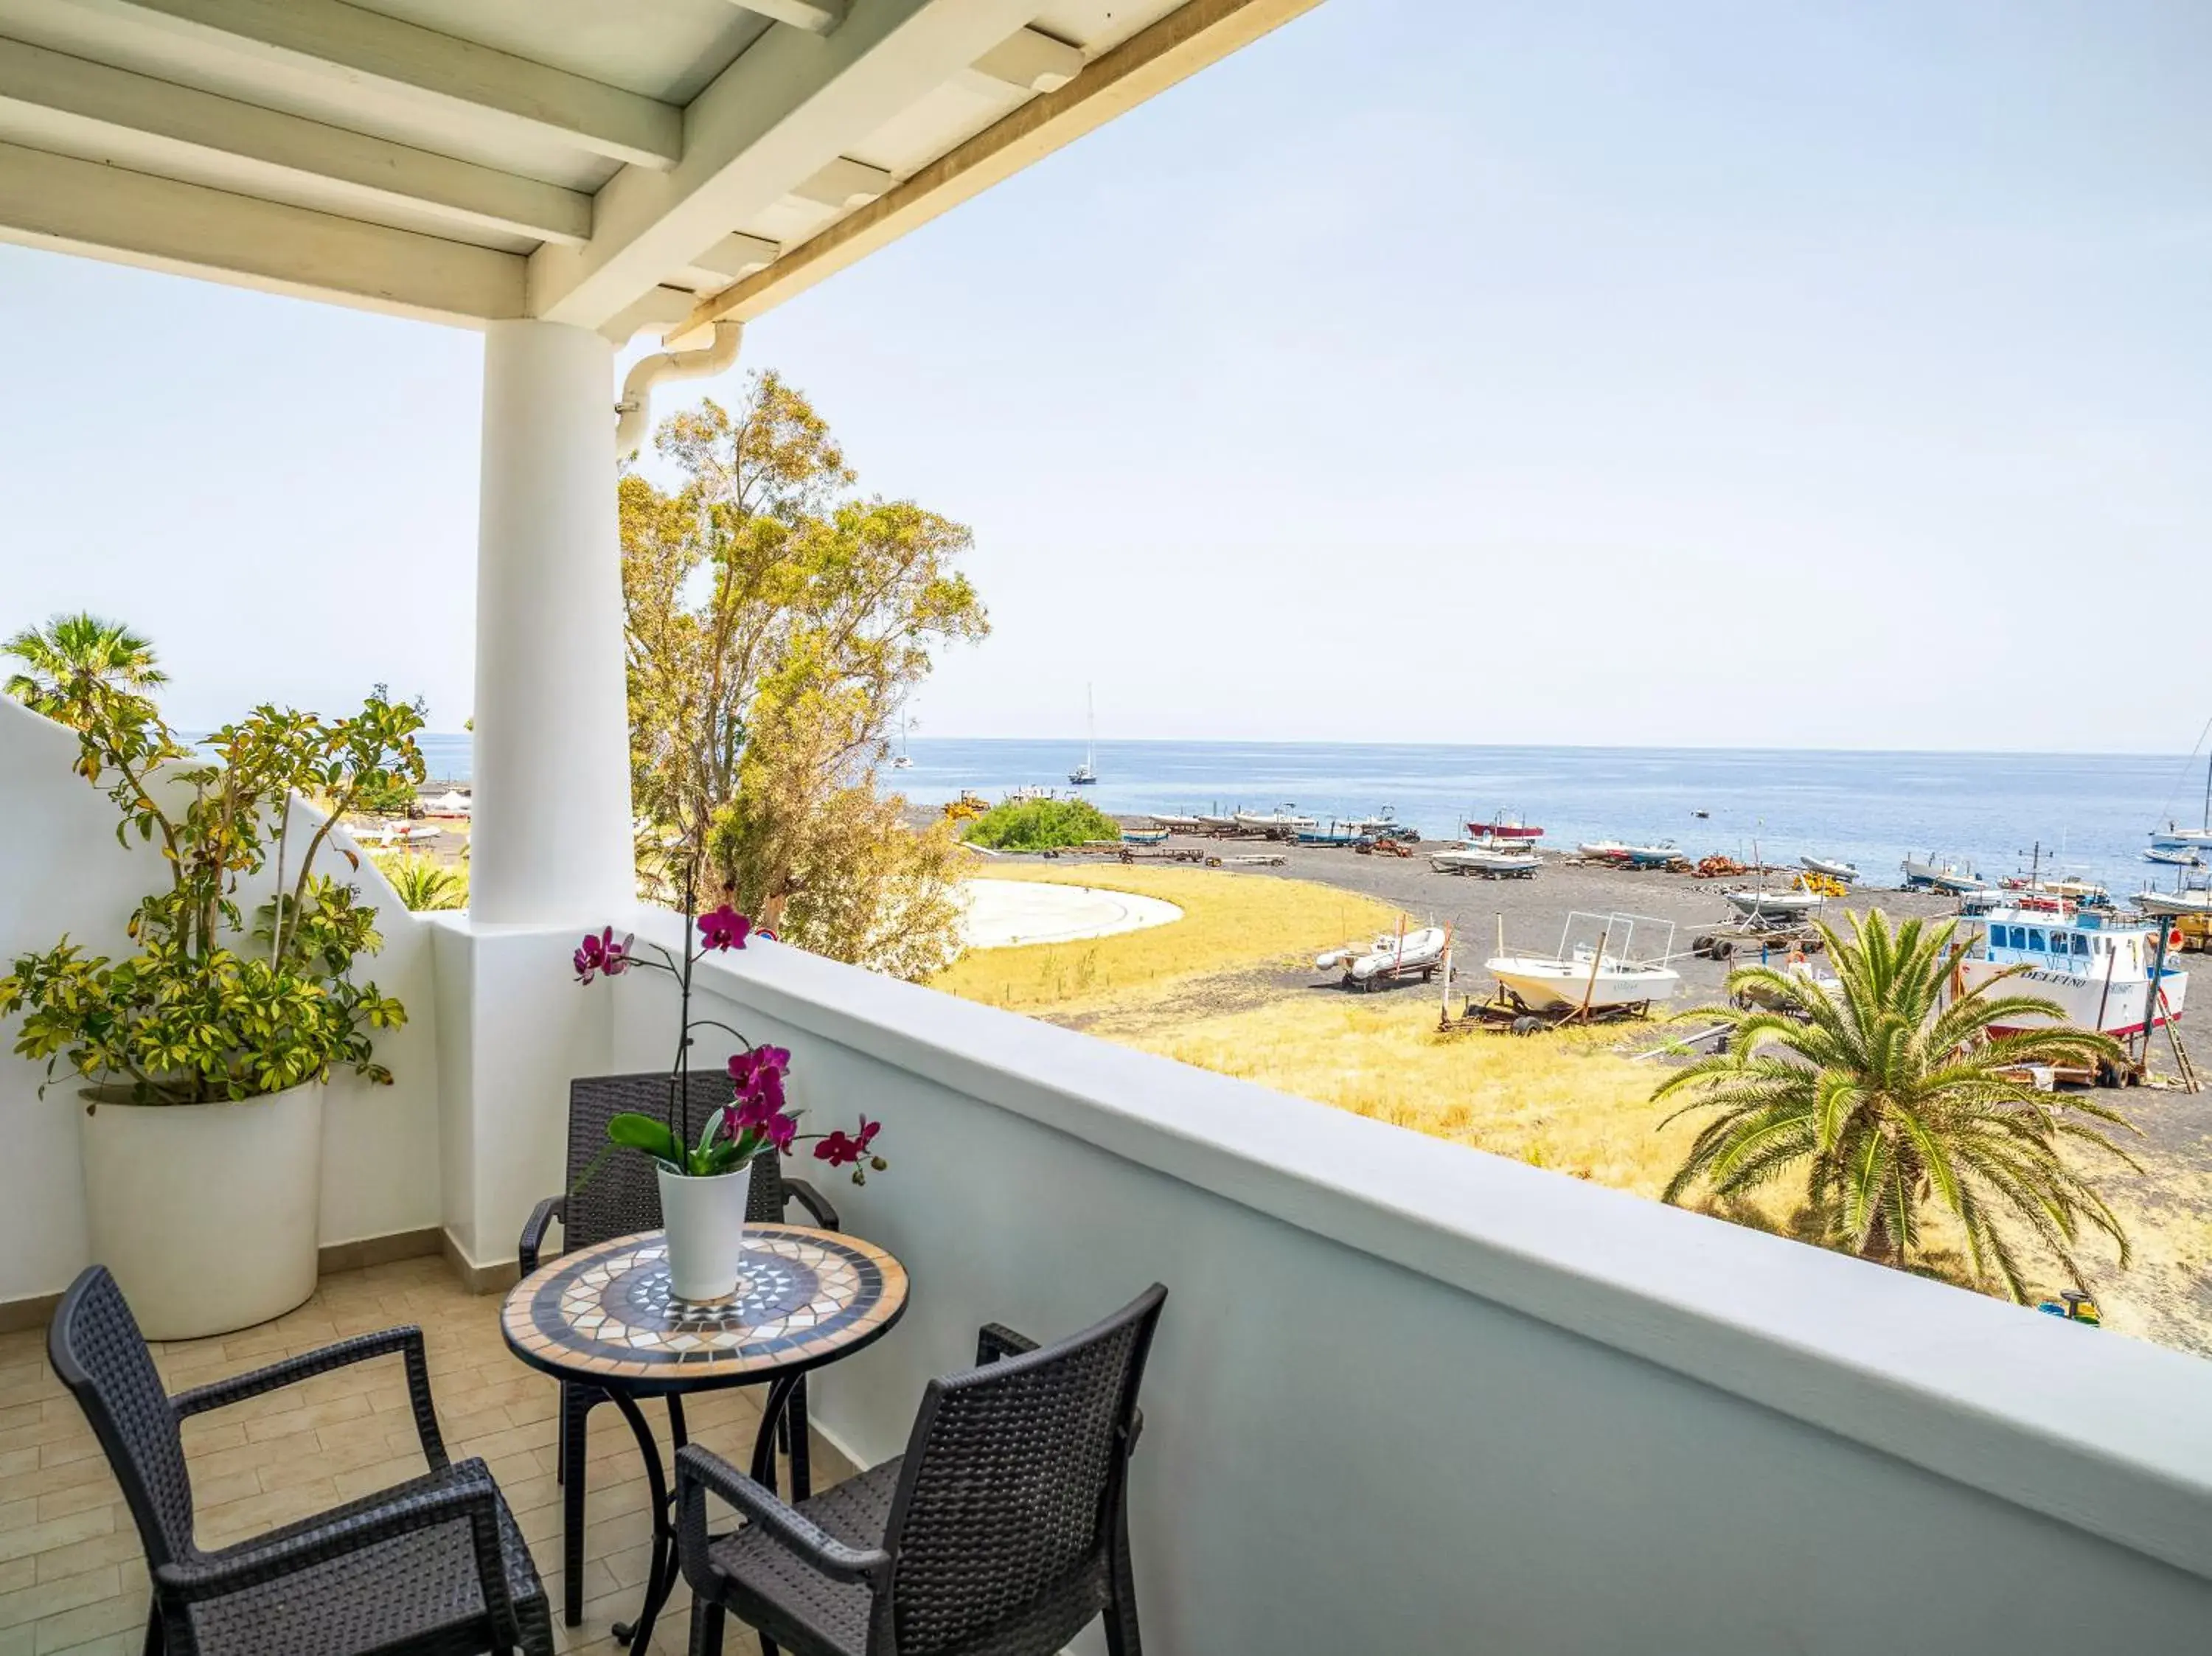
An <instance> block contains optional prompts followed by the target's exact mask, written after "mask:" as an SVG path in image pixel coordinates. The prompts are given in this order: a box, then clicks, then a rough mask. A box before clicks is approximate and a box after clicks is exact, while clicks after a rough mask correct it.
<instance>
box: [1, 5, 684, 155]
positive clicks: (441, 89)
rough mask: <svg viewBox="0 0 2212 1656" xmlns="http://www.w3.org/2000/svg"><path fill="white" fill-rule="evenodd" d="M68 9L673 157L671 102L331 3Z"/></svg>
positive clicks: (404, 97)
mask: <svg viewBox="0 0 2212 1656" xmlns="http://www.w3.org/2000/svg"><path fill="white" fill-rule="evenodd" d="M76 3H77V4H79V5H81V6H83V7H85V8H87V9H91V10H94V11H98V12H100V13H101V14H103V15H108V16H113V17H119V18H122V19H125V20H126V21H130V22H131V23H133V24H136V25H139V26H142V27H149V28H154V29H160V30H166V31H167V32H169V33H173V34H177V35H179V36H182V37H185V38H188V39H194V40H197V41H199V42H201V43H203V44H212V45H216V46H219V47H221V48H222V49H223V50H224V51H227V52H232V53H234V54H236V55H238V56H240V57H245V58H256V59H259V60H260V61H263V62H265V63H270V64H278V65H281V66H283V67H284V68H286V69H289V70H294V71H297V72H302V73H306V74H309V75H312V76H315V77H317V78H319V79H320V80H321V81H323V82H325V83H327V84H329V85H331V86H334V87H337V88H341V89H342V94H343V96H344V97H346V98H347V99H349V100H358V101H360V102H362V104H364V105H366V106H370V107H374V106H376V105H377V104H379V103H380V102H390V101H393V100H397V101H399V102H401V103H405V104H412V105H415V106H428V107H430V108H433V109H435V110H437V111H439V112H442V113H444V114H446V115H447V116H448V117H451V116H453V115H459V116H461V117H463V118H467V119H471V120H474V121H478V122H490V123H494V124H501V125H505V126H507V127H509V128H514V129H520V130H524V131H526V132H528V133H530V134H532V135H534V136H537V137H538V138H540V139H551V140H554V141H556V142H558V143H566V144H569V145H573V146H574V147H575V148H577V149H583V150H586V151H588V152H589V153H591V154H593V155H605V156H607V157H610V158H611V159H612V160H615V161H622V162H623V163H624V164H626V165H629V166H633V167H672V166H674V165H675V164H676V161H677V159H678V156H679V155H681V154H682V152H683V112H682V111H680V110H678V109H677V108H675V107H673V106H671V105H668V104H664V103H660V102H659V101H657V100H654V99H652V98H645V97H641V96H639V95H638V94H635V93H634V92H625V91H623V89H622V88H619V87H611V86H608V85H605V83H604V82H599V81H592V80H586V78H585V77H584V76H580V75H570V74H568V73H567V72H566V71H564V70H557V69H550V68H548V67H547V66H546V65H544V64H533V63H532V62H530V61H529V60H528V59H526V58H517V57H514V56H513V55H511V54H509V53H507V52H499V51H495V49H493V48H492V47H490V46H484V45H477V44H476V43H475V42H473V41H469V40H464V39H459V38H458V37H456V36H453V35H450V34H441V33H438V32H437V31H436V30H435V29H427V28H423V27H420V26H419V25H416V24H414V23H407V22H402V21H400V20H398V18H395V17H386V16H385V15H382V14H381V13H379V12H373V11H367V10H364V9H362V8H360V7H358V6H349V5H346V4H343V3H342V0H76ZM6 15H7V8H6V6H5V4H4V3H0V21H4V19H5V17H6Z"/></svg>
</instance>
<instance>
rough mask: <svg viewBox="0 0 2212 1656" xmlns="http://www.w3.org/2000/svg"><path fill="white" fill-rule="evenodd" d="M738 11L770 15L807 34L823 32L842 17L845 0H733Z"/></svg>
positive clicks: (832, 26)
mask: <svg viewBox="0 0 2212 1656" xmlns="http://www.w3.org/2000/svg"><path fill="white" fill-rule="evenodd" d="M737 5H738V9H739V10H741V11H749V12H751V13H753V14H755V15H757V16H761V17H771V18H774V19H775V21H777V22H779V23H788V24H790V25H791V26H792V27H793V28H803V29H805V31H806V32H807V33H809V34H827V33H829V31H830V30H831V29H833V28H836V27H837V25H838V24H839V23H841V22H842V21H844V17H845V0H737Z"/></svg>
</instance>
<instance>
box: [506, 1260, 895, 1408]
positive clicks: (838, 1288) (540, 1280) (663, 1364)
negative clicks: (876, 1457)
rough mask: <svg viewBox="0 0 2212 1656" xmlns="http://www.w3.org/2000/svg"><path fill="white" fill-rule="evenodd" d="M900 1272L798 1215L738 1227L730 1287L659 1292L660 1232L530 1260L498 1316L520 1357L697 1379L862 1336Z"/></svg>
mask: <svg viewBox="0 0 2212 1656" xmlns="http://www.w3.org/2000/svg"><path fill="white" fill-rule="evenodd" d="M906 1293H907V1281H906V1271H905V1270H904V1269H903V1268H902V1266H901V1265H899V1262H898V1261H897V1260H896V1259H893V1258H891V1256H890V1254H888V1253H884V1251H883V1249H881V1248H879V1247H876V1246H874V1245H873V1244H872V1243H870V1242H866V1241H863V1240H860V1238H859V1237H857V1236H847V1235H842V1234H839V1233H838V1232H836V1231H829V1230H810V1229H808V1228H805V1227H804V1226H800V1225H748V1226H746V1227H745V1253H744V1264H743V1265H742V1267H741V1268H740V1270H739V1271H738V1289H737V1292H736V1293H735V1294H734V1295H732V1296H731V1297H730V1298H729V1299H728V1300H726V1301H720V1302H718V1303H716V1304H713V1305H695V1304H692V1303H690V1302H688V1301H683V1300H678V1299H674V1298H671V1296H670V1295H669V1292H668V1245H667V1242H666V1240H665V1239H664V1238H663V1236H662V1234H661V1233H660V1232H659V1231H657V1230H649V1231H646V1232H644V1233H643V1234H640V1235H636V1236H618V1237H617V1238H615V1239H614V1240H612V1241H610V1242H602V1243H600V1244H599V1246H598V1247H587V1248H580V1249H578V1250H577V1251H576V1252H575V1253H564V1254H562V1256H561V1257H560V1258H559V1259H555V1260H553V1261H552V1262H551V1263H550V1264H548V1265H541V1266H540V1267H539V1268H538V1270H536V1271H532V1273H531V1274H530V1275H529V1276H527V1277H524V1278H523V1279H522V1280H521V1281H520V1283H516V1284H515V1285H514V1287H513V1289H509V1290H508V1292H507V1303H506V1307H505V1309H504V1310H503V1312H502V1313H501V1328H502V1330H503V1331H504V1332H505V1333H506V1336H507V1344H508V1345H510V1346H511V1347H513V1350H514V1351H515V1354H516V1355H517V1356H520V1357H521V1358H522V1359H523V1361H525V1362H529V1363H532V1364H534V1365H535V1366H536V1367H538V1368H548V1369H553V1370H556V1371H557V1372H560V1373H562V1374H576V1375H596V1376H599V1377H602V1378H605V1379H609V1380H645V1381H652V1382H655V1383H660V1384H675V1385H679V1386H682V1385H700V1384H712V1383H714V1382H716V1381H723V1380H737V1379H739V1378H741V1377H744V1376H747V1375H763V1376H764V1375H767V1374H772V1373H774V1372H775V1371H776V1370H778V1369H781V1368H789V1367H792V1366H794V1365H800V1364H805V1365H811V1364H814V1363H817V1362H824V1361H826V1360H828V1359H829V1358H831V1357H834V1356H839V1355H840V1354H842V1353H843V1352H846V1351H849V1350H854V1349H856V1348H858V1347H860V1346H862V1345H866V1344H868V1342H869V1341H871V1340H872V1339H874V1338H877V1337H878V1336H879V1335H881V1334H884V1333H885V1332H887V1331H889V1330H890V1325H892V1324H893V1323H895V1322H896V1321H897V1320H898V1319H899V1314H900V1313H902V1311H904V1310H905V1309H906Z"/></svg>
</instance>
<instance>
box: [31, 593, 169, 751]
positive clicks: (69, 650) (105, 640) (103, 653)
mask: <svg viewBox="0 0 2212 1656" xmlns="http://www.w3.org/2000/svg"><path fill="white" fill-rule="evenodd" d="M0 649H4V650H5V651H6V652H7V653H8V654H9V655H11V656H14V657H15V658H16V659H17V660H19V661H21V663H22V664H23V665H24V666H25V667H26V668H27V671H25V672H20V673H15V674H11V675H10V676H9V679H8V682H7V683H6V685H5V686H0V688H4V689H5V690H6V692H7V694H8V695H11V696H14V697H15V700H17V701H21V702H22V703H23V704H24V705H25V706H26V707H29V708H30V709H31V710H32V711H33V712H34V713H44V714H45V715H46V717H47V718H49V719H58V720H59V721H61V722H62V723H63V724H64V725H82V713H83V711H84V709H85V708H86V707H87V706H88V702H89V701H90V700H91V697H92V694H93V692H94V690H95V689H98V688H106V689H113V690H121V691H125V692H128V693H129V694H131V695H143V693H144V692H146V691H148V690H150V689H153V688H155V687H156V686H158V685H161V684H166V683H167V682H168V680H169V676H168V675H167V673H165V672H163V671H162V670H161V668H160V667H159V666H158V665H156V664H155V658H154V646H153V645H152V643H150V642H149V640H146V639H143V638H141V637H140V636H139V635H138V634H136V633H134V632H132V631H131V629H130V628H128V627H125V625H123V623H122V622H115V621H106V620H104V619H102V618H101V617H100V616H95V615H93V614H91V613H90V612H89V611H81V612H79V613H78V614H76V615H74V616H54V617H53V619H52V620H51V621H49V622H47V623H46V625H45V626H44V627H27V628H24V629H23V630H22V631H21V632H20V633H18V634H15V637H13V638H11V639H9V640H8V642H7V643H6V644H5V645H4V646H0Z"/></svg>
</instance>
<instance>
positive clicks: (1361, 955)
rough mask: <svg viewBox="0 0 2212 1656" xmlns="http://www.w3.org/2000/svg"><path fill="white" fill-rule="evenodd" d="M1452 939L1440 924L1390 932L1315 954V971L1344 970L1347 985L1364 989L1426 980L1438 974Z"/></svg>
mask: <svg viewBox="0 0 2212 1656" xmlns="http://www.w3.org/2000/svg"><path fill="white" fill-rule="evenodd" d="M1449 941H1450V937H1449V933H1447V932H1446V931H1445V930H1444V928H1443V927H1442V926H1440V925H1424V926H1419V927H1417V928H1415V929H1414V930H1413V931H1397V932H1392V931H1386V932H1384V933H1383V934H1382V935H1381V936H1380V937H1376V939H1375V941H1374V942H1373V943H1371V944H1368V945H1364V946H1363V945H1361V944H1358V943H1353V944H1350V945H1347V946H1346V947H1345V948H1342V949H1330V950H1329V951H1328V953H1326V954H1323V955H1316V956H1315V958H1314V970H1315V971H1316V972H1334V971H1338V970H1341V971H1342V972H1343V974H1344V981H1345V983H1346V984H1347V985H1349V986H1353V987H1356V988H1363V989H1371V988H1373V987H1374V986H1376V984H1378V983H1388V982H1389V981H1391V980H1394V979H1397V978H1410V977H1419V979H1420V980H1422V981H1423V982H1427V981H1428V980H1430V979H1431V978H1432V977H1434V976H1435V975H1436V972H1437V967H1438V966H1439V965H1440V964H1441V963H1442V962H1443V957H1444V946H1445V944H1446V943H1449Z"/></svg>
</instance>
